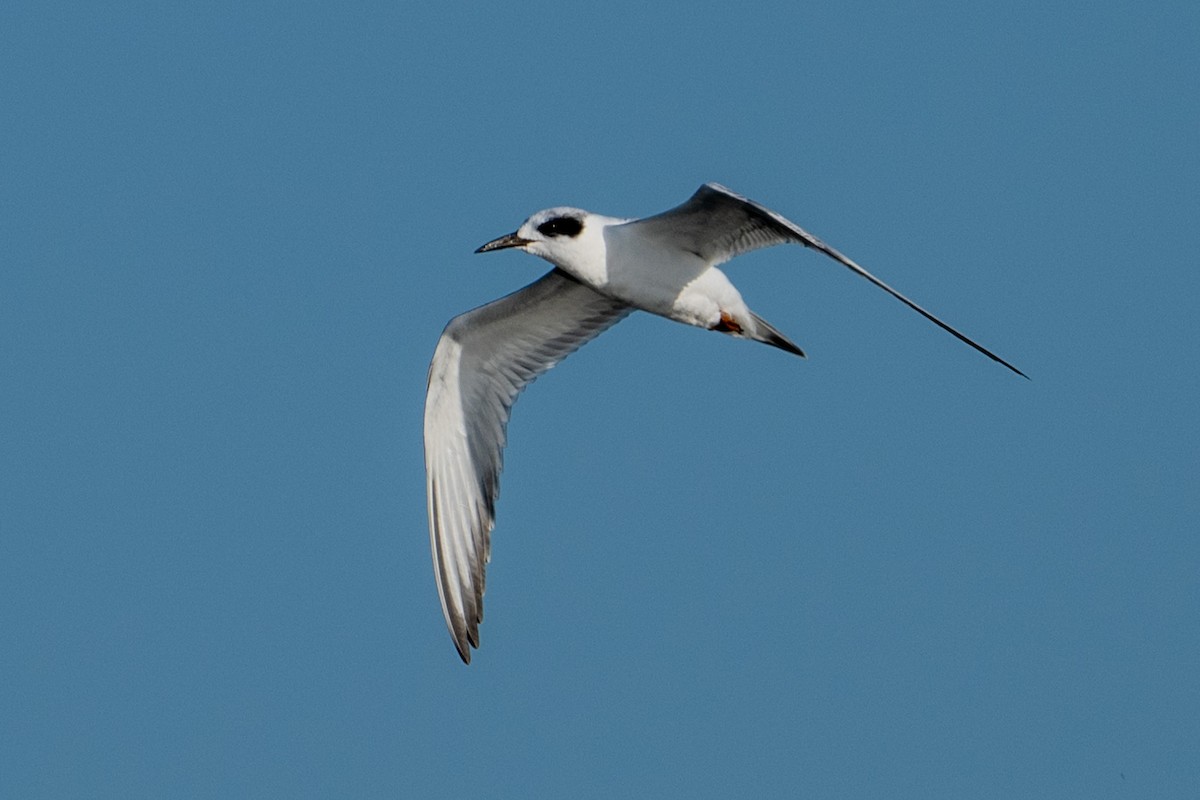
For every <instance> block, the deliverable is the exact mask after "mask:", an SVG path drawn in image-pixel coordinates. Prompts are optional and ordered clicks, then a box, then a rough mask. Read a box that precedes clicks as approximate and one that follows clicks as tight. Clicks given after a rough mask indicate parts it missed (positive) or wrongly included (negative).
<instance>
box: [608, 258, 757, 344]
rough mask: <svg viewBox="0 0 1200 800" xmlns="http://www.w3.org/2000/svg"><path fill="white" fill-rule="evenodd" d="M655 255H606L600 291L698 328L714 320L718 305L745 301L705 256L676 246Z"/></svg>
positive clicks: (731, 306) (736, 306)
mask: <svg viewBox="0 0 1200 800" xmlns="http://www.w3.org/2000/svg"><path fill="white" fill-rule="evenodd" d="M610 255H612V254H611V253H610ZM618 255H619V253H618ZM654 255H655V256H657V257H651V258H646V259H645V260H644V261H641V262H636V263H635V262H632V261H626V260H624V259H621V258H619V257H618V258H609V259H608V264H607V267H608V269H607V274H606V275H605V278H606V280H605V285H604V287H603V291H604V292H606V293H607V294H609V295H611V296H613V297H616V298H617V299H619V300H622V301H623V302H625V303H628V304H629V305H631V306H634V307H636V308H640V309H642V310H643V311H649V312H650V313H652V314H658V315H660V316H663V317H667V318H668V319H673V320H676V321H678V322H684V323H687V324H688V325H698V326H700V327H702V328H711V327H713V326H714V325H716V324H717V323H718V322H719V321H720V319H721V312H722V311H729V312H732V311H740V310H741V309H742V308H743V307H744V303H743V302H742V297H741V295H740V294H739V293H738V290H737V289H736V288H734V286H733V284H732V283H730V282H729V278H727V277H726V276H725V273H723V272H721V270H719V269H717V268H716V267H710V266H709V265H708V263H707V262H706V261H705V260H704V259H702V258H699V257H698V256H696V255H694V254H692V253H687V252H681V251H678V250H674V251H660V252H658V253H655V254H654Z"/></svg>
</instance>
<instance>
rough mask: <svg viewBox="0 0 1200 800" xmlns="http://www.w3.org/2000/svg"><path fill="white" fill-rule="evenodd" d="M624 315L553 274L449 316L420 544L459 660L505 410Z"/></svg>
mask: <svg viewBox="0 0 1200 800" xmlns="http://www.w3.org/2000/svg"><path fill="white" fill-rule="evenodd" d="M631 310H632V309H630V308H629V307H628V306H625V305H624V304H622V303H619V302H618V301H615V300H613V299H611V298H609V297H605V296H604V295H602V294H599V293H598V292H596V291H594V290H592V289H591V288H589V287H587V286H585V285H583V284H581V283H579V282H578V281H576V280H575V279H574V278H571V277H570V276H568V275H567V274H566V273H564V272H562V271H560V270H558V269H555V270H553V271H551V272H549V273H547V274H546V275H545V276H543V277H542V278H541V279H539V280H537V281H535V282H534V283H531V284H530V285H529V286H526V287H525V288H524V289H521V290H520V291H517V292H514V293H513V294H510V295H508V296H506V297H502V298H501V299H499V300H496V301H495V302H492V303H488V304H487V305H485V306H480V307H479V308H476V309H474V310H473V311H468V312H467V313H465V314H462V315H460V316H457V317H455V318H454V319H452V320H451V321H450V323H449V324H448V325H447V326H446V329H445V331H443V333H442V337H441V339H440V340H438V344H437V349H436V350H435V351H434V355H433V363H432V364H430V367H429V386H428V391H427V393H426V396H425V475H426V492H427V498H428V503H429V538H430V546H431V548H432V550H433V569H434V573H435V577H436V578H437V586H438V596H439V597H440V598H441V601H442V613H443V614H444V615H445V617H446V625H447V626H448V627H449V629H450V634H451V636H453V637H454V644H455V646H456V647H457V648H458V652H459V655H461V656H462V659H463V661H466V662H467V663H470V660H471V651H470V647H471V646H474V647H478V646H479V623H480V621H481V620H482V618H483V590H484V569H485V566H486V564H487V561H488V557H489V550H490V541H489V540H490V534H491V530H492V526H493V524H494V518H495V514H494V511H495V503H496V498H497V496H498V495H499V489H500V470H501V466H502V461H503V449H504V442H505V430H506V428H507V425H508V417H509V410H510V409H511V408H512V404H513V402H514V401H515V400H516V398H517V395H518V394H519V393H520V392H521V390H522V389H524V388H525V386H526V385H528V384H529V383H530V382H531V381H532V380H534V379H535V378H537V377H538V376H539V375H541V374H542V373H543V372H545V371H546V370H548V369H550V368H551V367H553V366H554V365H555V364H557V363H558V362H559V361H561V360H562V359H563V358H565V357H567V356H568V355H570V354H571V353H572V352H574V351H575V350H577V349H578V348H579V347H581V346H583V345H584V344H585V343H587V342H588V341H590V340H591V339H593V338H595V337H596V336H597V335H599V334H600V333H602V332H603V331H605V330H606V329H608V328H609V327H611V326H612V325H614V324H615V323H616V322H618V321H619V320H620V319H621V318H623V317H624V316H625V315H627V314H628V313H629V312H630V311H631Z"/></svg>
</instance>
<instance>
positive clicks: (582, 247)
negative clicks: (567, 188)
mask: <svg viewBox="0 0 1200 800" xmlns="http://www.w3.org/2000/svg"><path fill="white" fill-rule="evenodd" d="M618 221H620V220H614V219H610V218H609V217H602V216H600V215H599V214H592V213H590V212H587V211H584V210H582V209H579V208H568V207H565V206H563V207H559V208H548V209H546V210H545V211H539V212H537V213H536V214H534V215H533V216H532V217H530V218H529V219H527V220H525V222H524V224H522V225H521V227H520V228H518V229H517V230H516V231H515V232H514V233H510V234H508V235H506V236H501V237H500V238H499V239H493V240H492V241H490V242H488V243H487V244H485V245H483V246H482V247H480V248H479V249H478V250H476V251H475V252H476V253H489V252H491V251H492V250H504V249H506V248H510V247H515V248H518V249H520V250H524V251H525V252H526V253H532V254H533V255H535V256H539V257H541V258H544V259H546V260H547V261H549V262H550V263H551V264H554V265H555V266H557V267H562V268H563V269H564V270H566V271H567V272H570V273H572V274H574V275H580V274H581V273H586V272H589V271H591V268H593V266H594V265H593V262H595V261H596V260H597V259H599V261H600V263H601V264H602V263H603V259H604V227H605V226H606V225H608V224H610V223H613V222H618Z"/></svg>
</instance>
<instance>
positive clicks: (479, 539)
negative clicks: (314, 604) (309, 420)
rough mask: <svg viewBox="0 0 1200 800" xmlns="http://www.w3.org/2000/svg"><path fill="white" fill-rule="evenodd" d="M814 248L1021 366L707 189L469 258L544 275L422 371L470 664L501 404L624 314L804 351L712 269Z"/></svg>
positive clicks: (443, 345) (816, 242)
mask: <svg viewBox="0 0 1200 800" xmlns="http://www.w3.org/2000/svg"><path fill="white" fill-rule="evenodd" d="M789 243H792V244H800V245H804V246H805V247H810V248H812V249H813V250H817V251H819V252H821V253H824V254H825V255H827V256H829V257H830V258H832V259H834V260H835V261H837V262H838V263H840V264H842V265H843V266H846V267H848V268H850V269H851V270H852V271H854V272H856V273H858V274H859V275H861V276H862V277H864V278H866V279H867V280H868V281H870V282H871V283H873V284H875V285H876V286H878V287H879V288H880V289H883V290H884V291H885V292H887V293H888V294H890V295H892V296H893V297H895V298H896V299H897V300H899V301H900V302H902V303H904V304H905V305H907V306H908V307H909V308H911V309H913V310H914V311H916V312H917V313H918V314H921V315H922V316H923V317H925V318H926V319H928V320H930V321H931V322H933V323H934V324H935V325H937V326H938V327H940V328H942V329H943V330H945V331H947V332H949V333H950V334H952V335H954V336H956V337H957V338H959V339H960V340H962V341H963V342H965V343H967V344H968V345H970V346H971V347H973V348H975V349H976V350H978V351H979V352H981V353H983V354H984V355H985V356H987V357H988V358H991V359H992V360H994V361H998V362H999V363H1000V364H1003V365H1004V366H1005V367H1007V368H1008V369H1010V370H1012V371H1013V372H1015V373H1016V374H1018V375H1020V376H1022V377H1028V376H1026V375H1025V373H1023V372H1021V371H1020V370H1019V369H1017V368H1016V367H1014V366H1013V365H1012V364H1010V363H1008V362H1007V361H1005V360H1004V359H1002V358H1000V357H999V356H997V355H996V354H995V353H993V352H991V351H990V350H988V349H986V348H984V347H983V346H981V345H979V344H977V343H976V342H974V341H972V340H971V339H969V338H967V337H966V336H965V335H963V334H962V333H959V332H958V331H957V330H955V329H954V328H952V327H950V326H949V325H947V324H946V323H945V322H942V321H941V320H940V319H938V318H937V317H935V316H934V315H933V314H931V313H929V312H928V311H926V310H925V309H923V308H921V307H920V306H919V305H917V304H916V303H914V302H913V301H912V300H909V299H908V298H907V297H905V296H904V295H902V294H900V293H899V292H897V291H896V290H895V289H893V288H892V287H890V286H888V285H887V284H886V283H884V282H883V281H881V280H879V279H878V278H876V277H875V276H874V275H872V274H871V273H869V272H867V271H866V270H865V269H863V268H862V267H860V266H859V265H858V264H856V263H854V262H853V261H851V260H850V259H849V258H847V257H846V256H844V255H842V254H841V253H839V252H838V251H837V250H834V249H833V248H832V247H830V246H829V245H827V244H825V243H824V242H822V241H821V240H820V239H818V238H817V237H815V236H813V235H812V234H810V233H808V232H807V231H805V230H804V229H803V228H801V227H800V226H798V225H796V224H795V223H793V222H791V221H789V220H787V219H785V218H784V217H782V216H780V215H779V214H777V213H775V212H774V211H771V210H770V209H768V208H766V207H765V206H762V205H759V204H758V203H756V202H754V201H752V200H749V199H747V198H745V197H742V196H741V195H739V194H736V193H735V192H732V191H730V190H729V189H726V188H725V187H724V186H720V185H718V184H715V183H708V184H705V185H704V186H701V187H700V189H699V190H697V191H696V193H695V194H694V195H692V196H691V198H689V199H688V200H687V202H685V203H683V205H680V206H677V207H675V208H672V209H670V210H669V211H664V212H663V213H661V214H656V215H655V216H652V217H646V218H644V219H618V218H615V217H606V216H602V215H600V214H593V213H591V212H588V211H583V210H581V209H578V208H568V207H559V208H550V209H546V210H545V211H539V212H537V213H536V214H534V215H533V216H531V217H530V218H529V219H527V220H526V221H525V222H524V224H522V225H521V227H520V228H518V229H517V230H516V231H515V232H514V233H510V234H507V235H505V236H501V237H500V238H498V239H493V240H492V241H490V242H488V243H487V244H485V245H483V246H482V247H480V248H479V249H478V250H476V251H475V252H477V253H489V252H492V251H495V250H504V249H508V248H513V249H517V250H524V251H525V252H526V253H532V254H533V255H535V256H539V257H541V258H544V259H545V260H546V261H549V262H550V263H551V264H553V265H554V269H552V270H550V272H548V273H546V274H545V275H544V276H542V277H541V278H540V279H538V280H536V281H534V282H533V283H531V284H529V285H528V286H526V287H525V288H524V289H521V290H519V291H517V292H514V293H512V294H510V295H507V296H505V297H502V298H500V299H499V300H496V301H494V302H491V303H488V304H487V305H484V306H480V307H479V308H476V309H474V310H472V311H468V312H466V313H465V314H461V315H459V316H457V317H455V318H454V319H452V320H450V322H449V324H448V325H446V329H445V330H444V331H443V332H442V336H441V338H440V339H439V340H438V344H437V348H436V350H435V351H434V354H433V362H432V364H431V365H430V367H429V385H428V391H427V393H426V396H425V472H426V492H427V498H428V505H429V538H430V545H431V548H432V550H433V570H434V574H435V577H436V578H437V588H438V596H439V598H440V599H441V603H442V613H443V614H444V615H445V618H446V625H447V627H449V629H450V635H451V636H452V637H453V638H454V645H455V647H457V648H458V654H459V655H460V656H461V657H462V660H463V661H464V662H466V663H468V664H469V663H470V662H471V648H472V647H476V648H477V647H479V623H480V622H481V620H482V619H483V590H484V570H485V567H486V565H487V562H488V560H489V558H490V554H491V532H492V528H493V526H494V524H495V505H496V498H497V496H498V495H499V487H500V483H499V481H500V469H501V464H502V460H503V449H504V444H505V429H506V427H507V425H508V417H509V412H510V410H511V408H512V404H513V402H514V401H515V400H516V399H517V395H518V394H520V392H521V390H522V389H524V388H525V386H526V385H528V384H529V383H530V382H531V381H533V380H534V379H535V378H537V377H538V376H539V375H541V374H542V373H543V372H546V371H547V370H548V369H550V368H551V367H553V366H554V365H555V364H557V363H558V362H559V361H561V360H562V359H564V358H566V357H567V356H568V355H570V354H571V353H573V352H574V351H575V350H577V349H578V348H580V347H582V346H583V345H584V344H586V343H587V342H589V341H591V340H592V339H594V338H595V337H596V336H598V335H600V334H601V333H603V332H604V331H605V330H607V329H608V328H610V327H612V326H613V325H615V324H616V323H617V322H619V321H620V320H621V319H623V318H624V317H625V316H626V315H628V314H629V313H630V312H632V311H635V310H641V311H649V312H650V313H652V314H658V315H659V316H663V317H667V318H668V319H673V320H676V321H678V322H684V323H687V324H688V325H695V326H697V327H699V328H705V329H708V330H710V331H719V332H721V333H724V334H727V335H729V336H733V337H736V338H740V339H751V340H753V341H757V342H763V343H764V344H769V345H771V346H773V347H778V348H779V349H781V350H786V351H787V352H789V353H794V354H795V355H798V356H801V357H803V356H804V352H803V351H802V350H801V349H800V348H799V347H798V346H797V345H796V344H795V343H794V342H792V341H791V340H790V339H788V338H787V337H786V336H784V335H783V334H782V333H780V332H779V331H778V330H777V329H776V328H775V327H774V326H772V325H771V324H770V323H768V322H767V321H766V320H764V319H763V318H762V317H760V316H758V315H757V314H755V313H754V312H753V311H751V310H750V309H749V308H748V307H747V306H746V303H745V301H744V300H743V299H742V296H741V294H740V293H739V292H738V290H737V289H736V288H735V287H734V285H733V284H732V283H731V282H730V281H729V278H727V277H726V276H725V273H724V272H722V271H721V270H720V269H718V266H719V265H721V264H723V263H725V262H726V261H729V260H730V259H732V258H734V257H735V256H738V255H741V254H742V253H745V252H748V251H750V250H756V249H758V248H761V247H770V246H772V245H777V244H789Z"/></svg>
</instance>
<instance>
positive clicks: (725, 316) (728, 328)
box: [713, 311, 742, 333]
mask: <svg viewBox="0 0 1200 800" xmlns="http://www.w3.org/2000/svg"><path fill="white" fill-rule="evenodd" d="M713 330H714V331H720V332H721V333H741V332H742V326H741V325H739V324H738V323H737V320H735V319H734V318H733V317H731V316H730V315H729V312H728V311H722V312H721V321H720V322H718V323H717V324H716V325H713Z"/></svg>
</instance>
